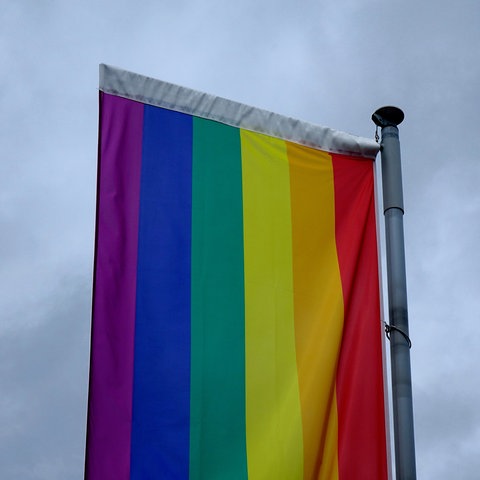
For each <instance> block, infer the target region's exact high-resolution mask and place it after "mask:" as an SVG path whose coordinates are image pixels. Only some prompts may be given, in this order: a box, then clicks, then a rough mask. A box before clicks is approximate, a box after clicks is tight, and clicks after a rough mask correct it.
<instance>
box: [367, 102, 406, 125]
mask: <svg viewBox="0 0 480 480" xmlns="http://www.w3.org/2000/svg"><path fill="white" fill-rule="evenodd" d="M404 118H405V114H404V113H403V112H402V111H401V110H400V109H399V108H397V107H381V108H379V109H378V110H377V111H376V112H375V113H374V114H373V115H372V120H373V122H374V123H375V125H377V126H378V127H382V128H383V127H392V126H393V127H396V126H397V125H400V124H401V123H402V122H403V119H404Z"/></svg>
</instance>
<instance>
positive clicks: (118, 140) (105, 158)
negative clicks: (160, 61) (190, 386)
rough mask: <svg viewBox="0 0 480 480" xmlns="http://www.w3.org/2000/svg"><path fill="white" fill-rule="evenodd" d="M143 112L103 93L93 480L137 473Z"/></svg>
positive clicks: (91, 417)
mask: <svg viewBox="0 0 480 480" xmlns="http://www.w3.org/2000/svg"><path fill="white" fill-rule="evenodd" d="M143 109H144V107H143V105H142V104H140V103H137V102H134V101H131V100H126V99H123V98H120V97H115V96H112V95H108V94H101V114H100V132H101V135H100V158H99V173H98V175H99V180H98V181H99V186H98V194H97V202H98V204H97V239H96V261H95V273H94V276H95V278H94V281H95V286H94V301H93V320H92V342H91V367H90V368H91V370H90V392H89V411H88V424H87V428H88V434H87V455H86V467H85V478H86V479H88V480H109V479H112V480H113V479H115V480H127V479H128V478H129V475H130V438H131V422H132V388H133V347H134V333H135V296H136V281H137V249H138V248H137V247H138V215H139V197H140V170H141V156H142V129H143Z"/></svg>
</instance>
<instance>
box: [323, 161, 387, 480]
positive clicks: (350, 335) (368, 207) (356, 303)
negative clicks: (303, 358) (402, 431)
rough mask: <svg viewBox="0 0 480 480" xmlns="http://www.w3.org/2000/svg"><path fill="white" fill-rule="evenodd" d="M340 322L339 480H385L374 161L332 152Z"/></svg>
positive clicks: (338, 391) (384, 434)
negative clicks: (342, 319) (341, 303)
mask: <svg viewBox="0 0 480 480" xmlns="http://www.w3.org/2000/svg"><path fill="white" fill-rule="evenodd" d="M332 158H333V171H334V181H335V218H336V227H335V228H336V243H337V252H338V259H339V266H340V275H341V279H342V288H343V296H344V311H345V323H344V334H343V340H342V347H341V355H340V362H339V366H338V372H337V404H338V463H339V478H340V480H349V479H355V480H362V479H365V480H372V479H375V480H380V479H386V478H387V475H388V474H387V455H386V433H385V413H384V412H385V411H384V390H383V388H384V387H383V367H382V346H381V335H382V333H381V332H382V330H381V321H380V299H379V279H378V256H377V240H376V224H375V199H374V198H375V197H374V185H373V162H372V161H370V160H365V159H355V158H352V157H347V156H343V155H332Z"/></svg>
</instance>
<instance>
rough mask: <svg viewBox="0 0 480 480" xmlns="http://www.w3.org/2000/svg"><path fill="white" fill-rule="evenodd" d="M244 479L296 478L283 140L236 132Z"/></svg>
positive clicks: (299, 456)
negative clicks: (241, 238)
mask: <svg viewBox="0 0 480 480" xmlns="http://www.w3.org/2000/svg"><path fill="white" fill-rule="evenodd" d="M241 146H242V169H243V172H242V177H243V209H244V242H245V245H244V249H245V357H246V358H245V363H246V365H245V369H246V374H245V376H246V385H245V388H246V423H247V425H246V432H247V461H248V478H249V480H271V479H288V480H301V479H302V478H303V446H302V419H301V412H300V397H299V390H298V379H297V368H296V353H295V331H294V319H293V284H292V241H291V213H290V180H289V167H288V159H287V156H286V149H285V142H283V141H281V140H277V139H274V138H271V137H267V136H265V135H260V134H256V133H252V132H247V131H243V130H242V131H241Z"/></svg>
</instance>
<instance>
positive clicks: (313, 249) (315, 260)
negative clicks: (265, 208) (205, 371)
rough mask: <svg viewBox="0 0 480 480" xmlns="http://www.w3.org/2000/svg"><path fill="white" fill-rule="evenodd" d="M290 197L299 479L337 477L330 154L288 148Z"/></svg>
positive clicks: (337, 306)
mask: <svg viewBox="0 0 480 480" xmlns="http://www.w3.org/2000/svg"><path fill="white" fill-rule="evenodd" d="M287 152H288V157H289V161H290V188H291V198H292V204H291V205H292V207H291V208H292V248H293V279H294V315H295V336H296V338H295V342H296V354H297V368H298V380H299V389H300V402H301V406H302V424H303V444H304V479H305V480H311V479H328V480H334V479H338V453H337V444H338V419H337V406H336V393H335V379H336V367H337V362H338V352H339V348H340V343H341V337H342V328H343V297H342V285H341V279H340V271H339V266H338V259H337V251H336V245H335V206H334V183H333V168H332V160H331V156H330V155H329V154H327V153H324V152H320V151H315V150H312V149H308V148H306V147H303V146H300V145H296V144H289V143H287Z"/></svg>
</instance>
